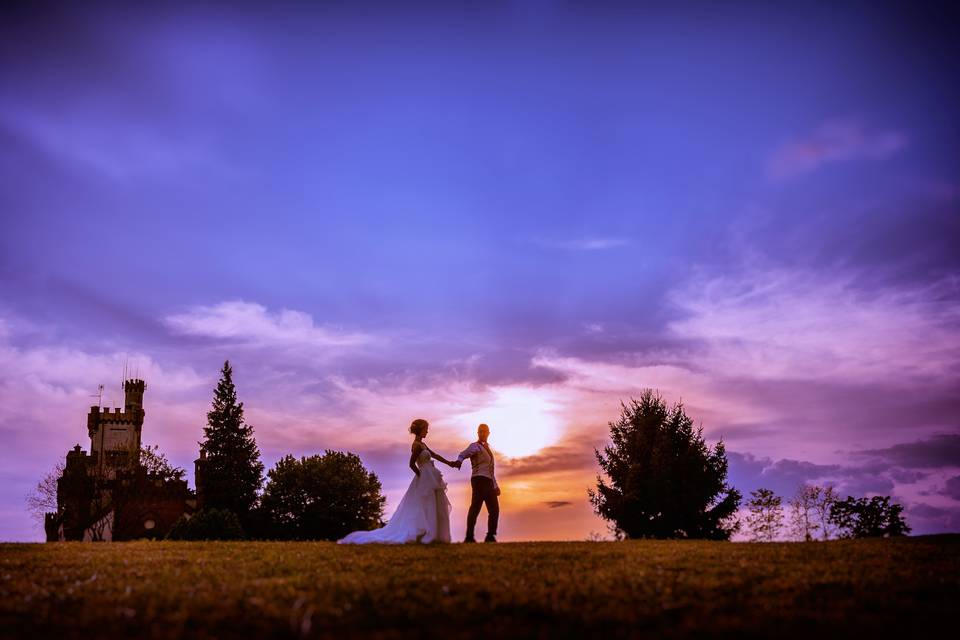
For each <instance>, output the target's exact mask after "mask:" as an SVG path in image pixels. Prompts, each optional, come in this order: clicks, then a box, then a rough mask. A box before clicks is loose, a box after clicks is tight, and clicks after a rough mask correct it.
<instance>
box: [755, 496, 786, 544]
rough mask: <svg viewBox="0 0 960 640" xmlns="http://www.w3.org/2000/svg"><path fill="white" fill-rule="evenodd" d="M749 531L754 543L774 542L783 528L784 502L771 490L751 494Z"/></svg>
mask: <svg viewBox="0 0 960 640" xmlns="http://www.w3.org/2000/svg"><path fill="white" fill-rule="evenodd" d="M747 506H748V507H749V508H750V515H748V516H747V529H748V530H749V532H750V540H751V541H752V542H773V541H774V540H776V538H777V536H778V535H779V534H780V530H781V529H782V528H783V501H782V500H781V498H780V496H778V495H776V494H775V493H774V492H773V491H771V490H770V489H757V490H756V491H751V492H750V501H749V502H747Z"/></svg>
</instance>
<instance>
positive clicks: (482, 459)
mask: <svg viewBox="0 0 960 640" xmlns="http://www.w3.org/2000/svg"><path fill="white" fill-rule="evenodd" d="M429 429H430V425H429V423H428V422H427V421H426V420H422V419H417V420H414V421H413V422H412V423H411V424H410V433H412V434H413V436H414V437H413V444H412V445H411V446H410V469H411V470H412V471H413V474H414V476H413V479H412V480H411V481H410V486H409V487H407V492H406V493H405V494H403V498H402V499H401V500H400V504H398V505H397V509H396V511H394V512H393V516H392V517H391V518H390V521H389V522H387V524H386V526H383V527H381V528H379V529H374V530H373V531H354V532H353V533H351V534H349V535H347V536H346V537H344V538H342V539H341V540H338V542H340V543H343V544H364V543H370V542H385V543H395V544H396V543H404V542H423V543H428V542H450V500H448V499H447V483H446V482H444V480H443V475H442V474H441V473H440V470H439V469H437V468H436V467H435V466H434V464H433V461H434V460H439V461H440V462H442V463H444V464H445V465H447V466H450V467H453V468H455V469H459V468H460V467H461V466H462V465H463V461H464V460H465V459H467V458H470V466H471V468H472V474H471V477H470V486H471V487H472V496H471V499H470V509H469V510H468V511H467V535H466V538H465V539H464V542H476V540H475V538H474V529H475V528H476V525H477V516H479V515H480V509H481V508H482V507H483V506H484V505H486V507H487V535H486V538H485V539H484V542H496V541H497V521H498V520H499V518H500V501H499V500H498V496H499V495H500V486H499V485H498V484H497V476H496V474H495V473H494V465H495V461H494V458H493V451H491V450H490V444H489V443H488V442H487V439H488V438H489V437H490V427H488V426H487V425H485V424H481V425H480V426H479V427H477V440H476V441H475V442H471V443H470V446H468V447H467V448H466V449H464V450H463V451H461V452H460V455H458V456H457V459H456V461H451V460H447V459H446V458H444V457H443V456H441V455H439V454H437V453H434V452H433V451H432V450H431V449H430V447H428V446H427V444H426V443H425V442H424V438H426V437H427V432H428V431H429Z"/></svg>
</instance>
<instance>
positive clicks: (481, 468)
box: [470, 440, 494, 480]
mask: <svg viewBox="0 0 960 640" xmlns="http://www.w3.org/2000/svg"><path fill="white" fill-rule="evenodd" d="M474 445H476V446H474ZM470 448H472V449H474V450H475V451H474V452H473V453H472V455H471V456H470V466H471V468H472V472H471V475H474V476H486V477H487V478H490V479H491V480H493V478H494V475H493V468H494V461H493V456H492V455H490V454H489V453H487V450H486V448H484V446H483V445H482V444H480V441H479V440H478V441H477V442H473V443H471V444H470Z"/></svg>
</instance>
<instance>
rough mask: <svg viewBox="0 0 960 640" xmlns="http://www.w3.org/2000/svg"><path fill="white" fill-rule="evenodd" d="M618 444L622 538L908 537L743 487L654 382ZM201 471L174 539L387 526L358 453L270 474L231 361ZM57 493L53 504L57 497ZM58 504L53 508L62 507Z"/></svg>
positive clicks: (835, 505)
mask: <svg viewBox="0 0 960 640" xmlns="http://www.w3.org/2000/svg"><path fill="white" fill-rule="evenodd" d="M608 426H609V431H610V442H609V444H607V445H606V446H605V447H603V449H602V450H597V451H595V454H596V459H597V462H598V464H599V466H600V470H601V474H600V475H598V476H597V484H596V487H595V488H594V489H591V490H589V491H588V494H589V499H590V502H591V504H592V505H593V507H594V510H595V512H596V513H597V515H599V516H600V517H601V518H603V519H604V520H606V521H607V522H608V524H609V528H610V531H611V532H612V533H613V535H614V537H615V538H616V539H625V538H696V539H709V540H728V539H730V537H731V536H732V535H734V534H736V533H738V532H740V531H743V532H745V534H746V535H747V537H748V539H749V540H752V541H757V542H768V541H773V540H781V539H784V537H785V536H786V537H788V538H790V539H794V540H804V541H812V540H829V539H832V538H863V537H888V536H902V535H906V534H907V533H909V532H910V527H909V526H907V524H906V522H905V521H904V519H903V516H902V512H903V507H902V506H901V505H899V504H896V503H893V502H891V499H890V497H889V496H875V497H872V498H857V497H853V496H847V497H845V498H843V499H841V498H840V496H839V495H838V494H837V493H836V490H835V489H834V488H833V487H831V486H824V487H821V486H816V485H804V486H802V487H800V489H799V490H798V491H797V493H796V495H794V496H793V497H792V498H790V500H789V501H788V503H787V510H788V512H787V513H785V509H784V503H783V499H782V498H781V497H780V496H778V495H776V494H775V493H774V492H773V491H771V490H770V489H766V488H761V489H757V490H755V491H752V492H751V493H750V498H749V500H748V501H747V504H746V507H747V514H746V515H745V517H742V516H741V515H740V513H741V512H740V507H741V502H742V495H741V493H740V491H738V490H737V489H736V488H734V487H732V486H730V485H729V484H728V482H727V470H728V468H727V467H728V465H727V458H726V451H725V448H724V444H723V441H722V440H721V441H720V442H718V443H717V444H716V445H714V446H713V447H710V446H709V445H708V444H707V443H706V441H705V440H704V438H703V429H702V427H695V426H694V423H693V420H692V419H691V418H690V417H689V416H688V415H687V414H686V412H685V410H684V407H683V405H682V404H681V403H677V404H675V405H673V406H672V407H667V405H666V403H665V402H664V400H663V399H662V398H661V397H660V396H659V394H656V393H654V392H653V390H650V389H646V390H644V391H643V392H642V393H641V394H640V397H639V399H631V400H630V401H629V402H628V403H622V404H621V413H620V416H619V417H618V419H617V420H615V421H613V422H610V423H609V425H608ZM198 444H199V445H200V449H201V460H200V465H198V469H197V478H196V486H197V500H198V503H199V505H200V507H201V508H200V509H199V510H198V511H197V512H195V513H193V514H184V515H183V516H182V517H181V518H180V519H179V520H178V521H177V522H176V523H175V524H174V525H173V527H172V528H171V529H170V531H169V532H168V534H167V537H168V538H171V539H181V540H199V539H240V538H258V539H280V540H336V539H339V538H341V537H343V536H344V535H346V534H347V533H349V532H351V531H357V530H361V529H372V528H375V527H379V526H382V525H383V524H384V522H383V511H384V505H385V503H386V499H385V498H384V497H383V495H382V493H381V489H382V487H381V484H380V480H379V479H378V478H377V476H376V474H375V473H373V472H371V471H368V470H367V469H366V468H365V467H364V466H363V463H362V462H361V460H360V457H359V456H357V455H356V454H354V453H350V452H341V451H333V450H326V451H324V453H322V454H316V455H311V456H301V457H299V458H297V457H294V456H292V455H285V456H283V457H282V458H281V459H280V460H279V461H278V462H277V463H276V464H275V465H274V466H273V468H271V469H269V470H267V471H266V474H264V470H265V468H264V465H263V463H262V462H261V460H260V450H259V448H258V446H257V443H256V438H255V437H254V430H253V427H252V426H250V425H249V424H247V423H246V421H245V419H244V411H243V403H242V402H240V401H239V399H238V398H237V391H236V387H235V385H234V383H233V369H232V367H231V366H230V362H229V361H226V362H224V365H223V368H222V369H221V371H220V379H219V381H218V383H217V386H216V389H215V390H214V397H213V403H212V407H211V409H210V411H209V412H208V413H207V424H206V426H205V427H204V429H203V439H202V440H201V441H200V442H198ZM141 459H142V460H143V461H144V464H145V465H146V467H147V468H148V472H149V473H150V474H153V475H154V476H156V477H157V478H177V479H180V478H182V477H183V474H184V471H183V470H182V469H177V468H173V467H172V466H171V465H170V464H169V463H168V462H167V460H166V458H165V457H164V456H163V455H162V454H161V453H159V451H157V449H156V447H153V448H150V447H148V448H146V449H145V450H144V451H143V454H142V455H141ZM62 471H63V469H62V466H61V467H60V468H58V469H55V470H54V472H52V473H51V474H49V475H48V476H47V477H46V478H44V480H42V481H41V482H40V483H39V485H38V487H37V489H36V490H35V492H34V493H33V494H32V495H31V496H29V497H28V503H29V504H28V506H29V507H30V509H31V511H34V512H35V513H40V514H41V515H42V513H43V512H44V511H49V510H53V509H56V480H57V478H58V477H59V476H60V474H62ZM51 502H52V505H51ZM51 506H52V507H53V509H51Z"/></svg>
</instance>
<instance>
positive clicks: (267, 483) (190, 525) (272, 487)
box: [167, 361, 386, 540]
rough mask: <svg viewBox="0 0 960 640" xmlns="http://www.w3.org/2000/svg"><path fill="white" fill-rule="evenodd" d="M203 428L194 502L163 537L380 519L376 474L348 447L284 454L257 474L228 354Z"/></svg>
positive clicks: (292, 533)
mask: <svg viewBox="0 0 960 640" xmlns="http://www.w3.org/2000/svg"><path fill="white" fill-rule="evenodd" d="M203 435H204V438H203V440H201V441H200V442H199V443H198V444H199V445H200V448H201V451H202V452H203V455H202V456H201V458H202V467H201V468H199V469H198V477H197V482H196V484H197V493H198V495H197V498H198V501H199V502H200V504H201V505H202V508H201V509H200V510H199V511H198V512H196V513H194V514H191V515H186V514H185V515H184V516H182V517H181V518H180V520H179V521H177V522H176V523H175V524H174V526H173V527H172V528H171V530H170V532H169V533H168V535H167V537H168V538H170V539H174V540H202V539H215V538H219V539H239V538H245V537H246V538H260V539H274V540H336V539H338V538H341V537H343V536H345V535H346V534H347V533H349V532H351V531H356V530H359V529H372V528H374V527H378V526H382V524H383V508H384V505H385V503H386V498H384V497H383V495H382V494H381V485H380V480H379V479H378V478H377V476H376V474H374V473H373V472H371V471H368V470H367V469H366V468H364V466H363V463H362V462H361V460H360V457H359V456H358V455H356V454H354V453H349V452H341V451H332V450H326V451H325V452H324V453H323V454H317V455H311V456H302V457H300V458H296V457H294V456H292V455H289V454H288V455H286V456H284V457H282V458H281V459H280V460H279V461H278V462H277V463H276V465H274V467H273V468H272V469H270V470H268V471H267V473H266V477H264V466H263V463H262V462H261V461H260V450H259V448H258V447H257V443H256V439H255V437H254V432H253V427H252V426H250V425H249V424H247V423H246V421H245V420H244V415H243V403H242V402H240V401H239V400H238V398H237V391H236V386H235V385H234V383H233V368H232V367H231V366H230V362H229V361H227V362H225V363H224V365H223V368H222V369H221V371H220V380H219V382H218V383H217V387H216V389H215V391H214V397H213V406H212V408H211V410H210V411H209V412H208V413H207V425H206V426H205V427H204V429H203Z"/></svg>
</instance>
